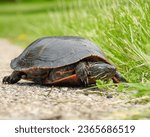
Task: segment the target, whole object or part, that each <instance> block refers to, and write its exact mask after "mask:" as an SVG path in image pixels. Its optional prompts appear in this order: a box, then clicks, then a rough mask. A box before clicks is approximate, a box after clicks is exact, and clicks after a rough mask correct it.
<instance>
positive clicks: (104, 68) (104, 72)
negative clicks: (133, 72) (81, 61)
mask: <svg viewBox="0 0 150 137" xmlns="http://www.w3.org/2000/svg"><path fill="white" fill-rule="evenodd" d="M115 74H116V68H115V67H114V66H113V65H111V64H107V63H104V62H95V63H92V64H91V65H90V68H89V75H90V78H91V79H95V80H98V79H100V80H108V79H110V78H112V77H114V75H115Z"/></svg>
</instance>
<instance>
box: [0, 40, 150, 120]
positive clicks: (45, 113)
mask: <svg viewBox="0 0 150 137" xmlns="http://www.w3.org/2000/svg"><path fill="white" fill-rule="evenodd" d="M22 50H23V49H21V48H19V47H18V46H14V45H12V44H11V43H9V42H8V41H7V40H4V39H1V40H0V81H1V80H2V78H3V77H4V76H5V75H9V74H10V73H11V72H12V70H11V69H10V65H9V64H10V61H11V59H13V58H14V57H16V56H17V55H19V54H20V53H21V52H22ZM136 102H137V101H136V100H135V99H131V97H130V95H129V94H127V93H117V92H116V91H113V90H112V91H102V90H99V89H93V90H89V89H83V88H68V87H50V86H40V85H35V84H33V83H30V82H26V81H23V80H21V81H20V82H19V83H18V84H14V85H4V84H2V83H1V82H0V119H125V118H128V117H130V116H133V115H136V114H138V113H140V112H141V111H143V110H146V109H150V104H147V105H143V104H139V103H136Z"/></svg>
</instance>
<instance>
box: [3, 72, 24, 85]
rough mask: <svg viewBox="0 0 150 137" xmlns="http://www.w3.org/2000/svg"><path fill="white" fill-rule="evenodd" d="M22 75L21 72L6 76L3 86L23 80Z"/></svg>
mask: <svg viewBox="0 0 150 137" xmlns="http://www.w3.org/2000/svg"><path fill="white" fill-rule="evenodd" d="M21 76H22V74H21V73H20V72H17V71H14V72H13V73H12V74H11V75H10V76H5V77H4V78H3V80H2V83H3V84H14V83H17V82H18V81H19V80H20V79H21Z"/></svg>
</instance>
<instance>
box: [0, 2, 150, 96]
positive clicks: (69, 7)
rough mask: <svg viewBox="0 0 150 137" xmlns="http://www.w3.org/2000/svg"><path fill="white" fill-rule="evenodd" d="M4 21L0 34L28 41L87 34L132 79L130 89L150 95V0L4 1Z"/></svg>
mask: <svg viewBox="0 0 150 137" xmlns="http://www.w3.org/2000/svg"><path fill="white" fill-rule="evenodd" d="M0 27H1V30H0V37H5V38H8V39H10V40H12V41H13V42H15V43H18V44H20V45H22V46H23V47H25V46H27V45H28V44H29V43H30V42H32V41H33V40H35V39H37V38H39V37H43V36H52V35H79V36H82V37H85V38H88V39H90V40H92V41H93V42H95V43H97V44H98V45H100V48H101V49H102V50H103V51H104V53H105V54H106V56H107V57H108V59H109V60H110V61H111V62H112V63H113V64H115V65H116V66H117V68H118V70H119V71H120V72H121V73H122V74H123V76H124V77H126V79H127V80H128V81H129V82H130V83H129V84H127V87H128V89H129V87H130V89H136V90H137V91H138V92H137V95H139V96H140V95H141V96H142V95H145V94H146V95H150V86H149V85H150V81H149V80H150V0H93V1H91V0H84V1H81V0H76V1H60V0H58V1H51V2H44V3H18V4H16V5H13V4H12V5H11V7H10V5H8V4H0ZM97 85H98V86H99V87H101V82H99V83H97ZM105 86H108V85H107V84H105ZM121 87H123V88H125V87H126V86H122V84H121V85H120V86H119V89H121ZM128 89H127V90H128Z"/></svg>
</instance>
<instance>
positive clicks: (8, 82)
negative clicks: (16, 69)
mask: <svg viewBox="0 0 150 137" xmlns="http://www.w3.org/2000/svg"><path fill="white" fill-rule="evenodd" d="M2 83H3V84H11V79H10V76H5V77H4V78H3V81H2Z"/></svg>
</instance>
